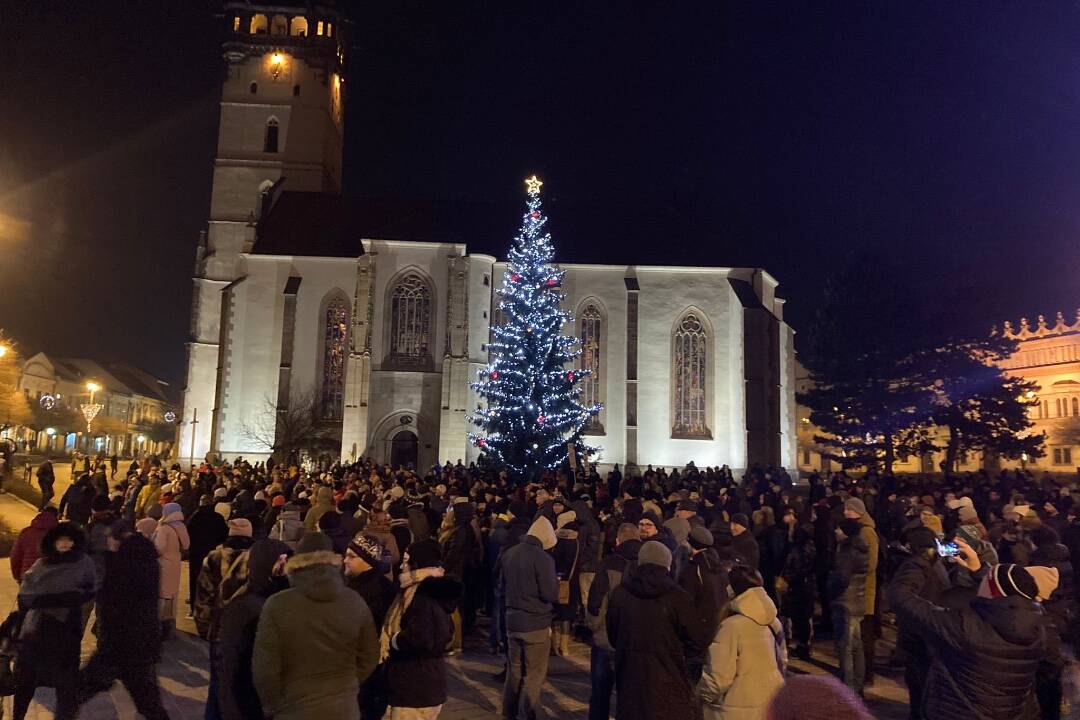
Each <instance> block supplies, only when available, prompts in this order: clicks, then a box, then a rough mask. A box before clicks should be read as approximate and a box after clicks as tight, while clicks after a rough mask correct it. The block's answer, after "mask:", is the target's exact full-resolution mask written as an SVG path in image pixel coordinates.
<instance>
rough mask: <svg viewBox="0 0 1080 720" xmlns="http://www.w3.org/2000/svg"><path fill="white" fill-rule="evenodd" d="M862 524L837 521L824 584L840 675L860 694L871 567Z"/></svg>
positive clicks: (864, 668)
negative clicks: (867, 585)
mask: <svg viewBox="0 0 1080 720" xmlns="http://www.w3.org/2000/svg"><path fill="white" fill-rule="evenodd" d="M849 502H850V501H849ZM845 512H846V508H845ZM862 528H863V526H862V524H861V523H860V522H859V521H858V520H855V519H851V518H845V519H844V520H841V521H840V524H839V525H838V526H837V528H836V541H837V547H836V558H835V559H834V561H833V565H832V569H831V570H830V571H829V579H828V583H827V586H826V587H827V592H828V598H827V599H828V602H829V610H830V614H831V616H832V627H833V638H834V639H835V641H836V657H837V659H838V661H839V663H840V675H841V679H842V680H843V681H844V684H845V685H847V686H848V687H850V688H851V689H852V690H854V691H855V692H856V693H858V694H860V695H861V694H862V691H863V681H864V677H865V670H866V659H865V655H864V654H863V647H862V632H861V630H862V627H861V621H862V618H863V616H864V615H865V614H866V575H867V573H868V572H869V568H870V558H869V557H868V556H869V549H868V548H867V544H866V541H865V540H864V539H863V536H862Z"/></svg>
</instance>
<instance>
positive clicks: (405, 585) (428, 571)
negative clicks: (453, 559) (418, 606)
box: [379, 567, 446, 663]
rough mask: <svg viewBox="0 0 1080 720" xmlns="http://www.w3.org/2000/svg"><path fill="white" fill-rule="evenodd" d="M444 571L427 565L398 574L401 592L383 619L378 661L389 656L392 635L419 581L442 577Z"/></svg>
mask: <svg viewBox="0 0 1080 720" xmlns="http://www.w3.org/2000/svg"><path fill="white" fill-rule="evenodd" d="M445 572H446V571H445V570H443V569H442V568H441V567H429V568H420V569H418V570H410V571H409V572H403V573H401V575H399V576H398V582H399V583H400V584H401V592H399V593H398V594H397V597H395V598H394V601H393V602H392V603H390V609H389V610H387V611H386V618H385V619H384V620H383V626H382V633H381V634H380V635H379V662H380V663H384V662H386V659H387V658H388V657H390V648H391V643H393V640H394V636H395V635H397V634H398V633H399V632H401V619H402V618H403V617H404V616H405V611H406V610H408V609H409V605H411V604H412V600H413V596H414V595H416V589H417V588H418V587H420V583H422V582H423V581H424V580H427V579H428V578H430V577H442V576H443V574H444V573H445Z"/></svg>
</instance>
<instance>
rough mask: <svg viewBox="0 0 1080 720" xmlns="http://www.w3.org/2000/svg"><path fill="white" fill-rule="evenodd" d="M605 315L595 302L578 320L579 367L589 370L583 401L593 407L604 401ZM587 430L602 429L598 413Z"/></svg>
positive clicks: (583, 311) (587, 405)
mask: <svg viewBox="0 0 1080 720" xmlns="http://www.w3.org/2000/svg"><path fill="white" fill-rule="evenodd" d="M602 326H603V316H602V315H601V314H600V308H598V307H597V306H596V305H595V304H592V303H590V304H588V305H586V306H585V309H584V310H582V311H581V319H580V320H578V327H579V329H580V334H579V338H578V339H580V340H581V355H579V356H578V368H579V369H581V370H588V371H589V373H590V374H589V376H588V377H586V378H585V379H583V380H582V381H581V384H580V385H579V387H580V388H581V403H582V404H583V405H584V406H585V407H592V406H593V405H598V404H600V403H601V402H602V399H601V397H600V388H601V387H602V383H601V378H600V352H601V344H602V333H601V330H602ZM585 429H586V430H593V431H600V430H602V428H601V426H600V418H599V417H598V416H596V415H594V416H593V417H591V418H589V423H588V425H586V426H585Z"/></svg>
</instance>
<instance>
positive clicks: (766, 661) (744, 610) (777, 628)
mask: <svg viewBox="0 0 1080 720" xmlns="http://www.w3.org/2000/svg"><path fill="white" fill-rule="evenodd" d="M729 578H730V582H731V589H732V593H733V595H734V597H733V598H732V600H731V604H730V606H729V614H728V616H727V617H726V618H725V619H724V621H723V622H722V623H720V627H719V629H718V630H717V632H716V635H715V636H714V637H713V638H712V642H711V643H710V645H709V649H708V661H707V662H706V664H705V668H704V671H703V672H702V675H701V681H700V682H699V683H698V686H697V687H698V692H699V694H700V696H701V699H702V701H703V704H704V705H703V709H704V717H705V720H722V719H723V718H732V717H736V718H759V717H761V716H762V715H763V714H764V711H765V707H766V705H767V704H768V703H769V700H770V699H772V696H773V693H775V692H776V690H777V689H778V688H779V687H780V686H781V685H783V684H784V672H785V666H786V663H787V658H786V647H787V646H786V644H785V642H784V640H783V638H784V635H783V632H784V630H783V626H782V625H781V624H780V620H779V619H778V617H777V612H776V606H775V605H774V604H773V601H772V599H771V598H770V597H769V595H768V593H766V592H765V589H764V588H763V587H762V579H761V575H759V574H758V572H757V571H756V570H754V569H752V568H748V567H746V566H745V565H737V566H735V567H734V568H732V569H731V573H730V574H729ZM778 650H779V652H780V653H781V656H780V661H779V662H778V659H777V652H778Z"/></svg>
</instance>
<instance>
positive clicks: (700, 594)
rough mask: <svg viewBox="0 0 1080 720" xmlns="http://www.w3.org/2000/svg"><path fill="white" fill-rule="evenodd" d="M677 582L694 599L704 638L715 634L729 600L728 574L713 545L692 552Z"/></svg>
mask: <svg viewBox="0 0 1080 720" xmlns="http://www.w3.org/2000/svg"><path fill="white" fill-rule="evenodd" d="M678 581H679V587H681V588H682V589H683V590H685V591H686V592H687V594H689V595H690V598H691V599H692V600H693V603H694V611H695V613H696V614H697V617H698V619H699V621H700V623H701V630H700V633H701V637H704V638H711V637H713V636H714V635H716V630H717V628H718V627H719V626H720V614H721V612H722V611H723V609H724V608H725V607H726V606H727V603H728V592H727V587H728V574H727V570H726V569H725V568H724V566H723V564H721V562H720V556H719V555H717V554H716V551H715V550H713V549H712V548H705V549H704V550H702V551H701V552H699V553H697V554H696V555H692V556H691V557H690V564H689V565H687V566H686V568H685V569H683V572H682V575H680V576H679V578H678Z"/></svg>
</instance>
